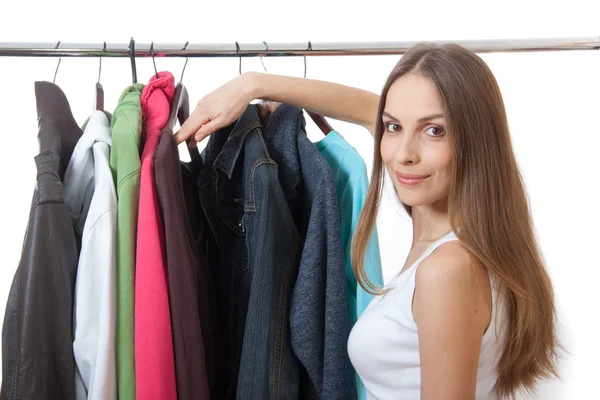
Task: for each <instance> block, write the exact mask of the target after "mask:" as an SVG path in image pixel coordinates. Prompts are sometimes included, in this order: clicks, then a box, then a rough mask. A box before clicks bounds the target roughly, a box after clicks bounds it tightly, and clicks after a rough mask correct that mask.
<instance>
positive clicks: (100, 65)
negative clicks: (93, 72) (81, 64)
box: [98, 42, 106, 83]
mask: <svg viewBox="0 0 600 400" xmlns="http://www.w3.org/2000/svg"><path fill="white" fill-rule="evenodd" d="M105 52H106V42H104V46H103V47H102V53H105ZM98 59H99V60H100V64H99V67H98V83H100V75H102V56H100V57H98Z"/></svg>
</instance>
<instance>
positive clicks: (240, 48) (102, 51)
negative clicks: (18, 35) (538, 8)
mask: <svg viewBox="0 0 600 400" xmlns="http://www.w3.org/2000/svg"><path fill="white" fill-rule="evenodd" d="M430 42H434V43H457V44H460V45H462V46H464V47H466V48H468V49H470V50H472V51H474V52H477V53H493V52H529V51H559V50H560V51H564V50H598V49H600V37H599V36H591V37H573V38H541V39H494V40H432V41H430ZM130 43H131V42H130ZM416 43H419V42H320V43H311V42H306V43H267V42H262V43H242V44H238V43H236V42H233V43H217V44H210V43H188V42H186V43H185V44H183V43H181V44H173V43H154V44H153V50H154V56H155V57H186V58H187V57H263V56H265V57H269V56H271V57H272V56H358V55H393V54H404V53H405V52H406V51H407V50H408V49H410V48H411V47H412V46H413V45H414V44H416ZM151 45H152V43H135V50H134V53H135V57H136V58H139V57H151V56H152V53H151V51H150V48H151ZM128 49H129V43H106V42H103V43H62V42H58V43H48V42H47V43H19V42H14V43H11V42H0V56H2V57H130V54H129V51H128Z"/></svg>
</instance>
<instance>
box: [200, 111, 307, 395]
mask: <svg viewBox="0 0 600 400" xmlns="http://www.w3.org/2000/svg"><path fill="white" fill-rule="evenodd" d="M203 158H204V165H203V168H202V171H201V173H200V177H199V179H198V183H199V191H200V198H201V203H202V207H203V209H204V211H205V214H206V217H207V221H208V223H209V226H210V228H211V231H212V233H213V236H214V239H213V240H212V243H213V244H212V246H209V249H208V254H209V263H210V264H211V269H212V272H213V278H214V279H215V281H216V288H217V291H218V301H219V311H220V312H219V314H220V316H221V318H222V319H221V326H222V332H223V334H224V336H223V337H222V339H223V340H224V343H223V347H222V351H221V352H220V354H222V356H223V357H224V360H222V361H223V362H224V366H223V369H222V370H221V376H222V378H224V380H225V383H224V385H225V386H224V388H223V390H224V394H223V397H219V398H225V399H233V398H237V399H298V397H299V380H300V378H299V377H300V364H299V361H298V359H297V358H296V356H295V355H294V353H293V351H292V347H291V338H290V328H289V320H290V319H289V315H288V310H289V302H290V297H291V293H292V290H293V287H294V282H295V279H296V275H297V272H298V265H299V261H300V258H299V256H300V250H301V248H302V241H301V239H300V235H299V232H298V231H297V229H296V228H295V225H294V221H293V218H292V214H291V212H290V210H289V208H288V206H287V202H286V199H285V196H284V194H283V191H282V189H281V186H280V184H279V181H278V167H277V165H276V164H275V162H274V161H273V159H272V158H271V157H270V155H269V151H268V150H267V147H266V143H265V141H264V138H263V136H262V126H261V124H260V120H259V116H258V109H257V107H256V106H255V105H250V106H248V108H247V109H246V111H245V113H244V114H243V115H242V117H241V118H240V119H239V120H238V121H237V122H236V123H235V124H233V125H231V126H229V127H227V128H224V129H221V130H219V131H217V132H216V133H214V134H213V135H212V136H211V138H210V141H209V143H208V145H207V148H206V149H205V151H204V152H203ZM211 247H212V248H211ZM211 254H212V257H211ZM215 254H216V255H218V259H217V257H216V256H215Z"/></svg>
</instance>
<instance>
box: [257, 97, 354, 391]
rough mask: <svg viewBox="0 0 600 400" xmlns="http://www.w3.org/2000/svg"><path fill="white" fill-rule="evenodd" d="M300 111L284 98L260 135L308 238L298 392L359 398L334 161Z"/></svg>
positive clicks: (293, 319) (297, 295)
mask: <svg viewBox="0 0 600 400" xmlns="http://www.w3.org/2000/svg"><path fill="white" fill-rule="evenodd" d="M305 124H306V122H305V120H304V116H303V113H302V110H301V109H299V108H297V107H293V106H290V105H285V104H282V105H280V106H279V107H278V108H277V109H275V110H274V111H273V113H271V115H270V116H269V117H268V118H267V120H266V121H265V123H264V128H263V136H264V138H265V140H266V142H267V148H268V150H269V153H270V154H271V157H272V159H273V160H274V161H275V162H276V163H277V165H278V166H279V168H278V173H279V183H280V184H281V187H282V188H283V191H284V195H285V197H286V200H287V202H288V206H289V209H290V211H291V212H292V215H293V216H294V221H295V223H296V227H297V228H298V230H299V231H300V234H301V236H302V238H304V239H305V243H304V247H303V249H302V252H301V261H300V266H299V270H298V277H297V280H296V284H295V286H294V289H293V292H292V295H291V302H290V304H289V307H290V308H289V320H290V321H289V322H290V329H291V344H292V348H293V351H294V353H295V355H296V356H297V357H298V359H299V360H300V362H301V364H302V366H303V369H302V370H301V377H300V397H299V398H301V399H324V400H337V399H339V400H348V399H356V396H357V394H356V385H355V382H354V370H353V368H352V365H351V363H350V359H349V357H348V352H347V342H348V336H349V334H350V310H349V307H348V300H347V294H346V272H345V264H344V251H343V248H342V243H341V237H342V236H341V227H340V220H339V211H338V205H337V198H336V191H335V185H334V183H333V177H332V172H331V168H330V167H329V165H328V164H327V161H326V160H325V159H324V158H323V156H321V154H320V153H319V151H318V149H317V148H316V147H315V145H314V144H313V143H312V142H311V141H310V140H309V139H308V137H307V136H306V131H305Z"/></svg>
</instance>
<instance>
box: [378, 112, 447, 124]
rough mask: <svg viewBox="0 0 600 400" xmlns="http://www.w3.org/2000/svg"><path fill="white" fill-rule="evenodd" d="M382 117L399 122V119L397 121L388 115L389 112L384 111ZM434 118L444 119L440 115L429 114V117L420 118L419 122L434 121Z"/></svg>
mask: <svg viewBox="0 0 600 400" xmlns="http://www.w3.org/2000/svg"><path fill="white" fill-rule="evenodd" d="M383 115H384V116H386V117H388V118H390V119H393V120H396V121H399V119H398V118H396V117H394V116H393V115H392V114H390V113H389V112H387V111H384V112H383ZM436 118H444V114H441V113H436V114H430V115H427V116H425V117H421V118H419V122H425V121H429V120H431V119H436Z"/></svg>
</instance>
